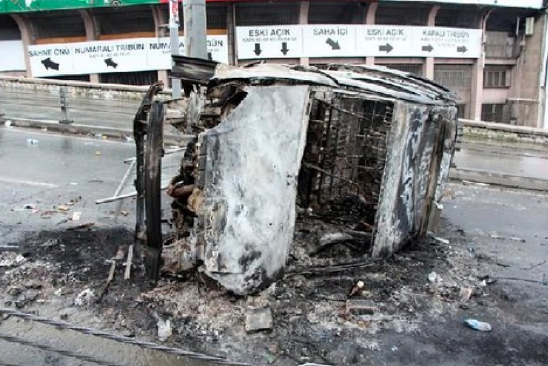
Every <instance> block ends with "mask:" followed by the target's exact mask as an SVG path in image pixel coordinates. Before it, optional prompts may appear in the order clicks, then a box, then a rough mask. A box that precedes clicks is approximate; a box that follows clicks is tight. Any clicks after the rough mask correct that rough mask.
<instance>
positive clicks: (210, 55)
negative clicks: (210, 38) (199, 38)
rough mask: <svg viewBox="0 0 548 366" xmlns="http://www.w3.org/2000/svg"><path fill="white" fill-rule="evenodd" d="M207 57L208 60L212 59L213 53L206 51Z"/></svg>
mask: <svg viewBox="0 0 548 366" xmlns="http://www.w3.org/2000/svg"><path fill="white" fill-rule="evenodd" d="M207 59H208V60H213V55H212V54H211V52H208V53H207Z"/></svg>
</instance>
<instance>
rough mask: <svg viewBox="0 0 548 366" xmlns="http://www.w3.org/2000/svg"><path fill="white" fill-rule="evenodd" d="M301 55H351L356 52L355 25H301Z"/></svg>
mask: <svg viewBox="0 0 548 366" xmlns="http://www.w3.org/2000/svg"><path fill="white" fill-rule="evenodd" d="M303 39H306V42H303V55H304V56H306V57H317V56H318V55H325V56H324V57H345V56H347V57H352V56H354V55H355V53H356V26H353V25H311V26H307V27H303Z"/></svg>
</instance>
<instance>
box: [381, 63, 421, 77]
mask: <svg viewBox="0 0 548 366" xmlns="http://www.w3.org/2000/svg"><path fill="white" fill-rule="evenodd" d="M381 66H386V67H388V68H389V69H394V70H399V71H404V72H408V73H411V74H414V75H417V76H421V75H422V65H421V64H388V65H381Z"/></svg>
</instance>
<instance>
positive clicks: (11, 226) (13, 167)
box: [0, 127, 134, 245]
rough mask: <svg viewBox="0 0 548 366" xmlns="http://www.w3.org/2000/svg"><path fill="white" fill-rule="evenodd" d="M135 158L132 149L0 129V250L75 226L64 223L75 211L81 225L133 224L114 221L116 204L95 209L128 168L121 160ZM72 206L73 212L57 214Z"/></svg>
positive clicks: (130, 145) (126, 145)
mask: <svg viewBox="0 0 548 366" xmlns="http://www.w3.org/2000/svg"><path fill="white" fill-rule="evenodd" d="M30 140H33V141H30ZM132 156H134V145H133V143H120V142H111V141H103V140H97V139H90V138H81V137H75V136H68V135H67V136H59V135H51V134H47V133H40V132H34V131H25V130H19V129H16V128H4V127H0V172H1V173H0V212H1V213H2V214H1V215H0V237H1V238H2V242H1V243H0V244H3V245H7V244H10V243H13V242H16V241H17V240H18V239H19V238H20V237H21V235H22V234H24V233H25V232H27V231H30V230H33V231H36V230H41V229H51V228H52V227H53V228H63V227H65V226H67V225H70V224H76V222H74V223H70V222H66V221H67V219H68V218H71V216H70V215H72V213H73V212H75V211H76V212H81V213H82V217H81V219H80V221H79V222H78V223H80V224H81V223H87V222H97V223H101V222H113V221H112V220H114V222H117V223H132V222H133V219H132V218H131V217H130V216H131V215H130V216H127V217H120V216H114V215H113V213H112V211H113V210H115V209H116V208H118V207H117V205H116V204H115V203H109V204H105V205H100V206H97V205H95V203H94V202H95V200H96V199H99V198H105V197H110V196H111V195H112V194H113V193H114V191H115V189H116V187H117V185H118V184H119V182H120V181H121V179H122V177H123V175H124V173H125V171H126V168H127V166H126V165H125V164H124V163H123V160H124V159H127V158H129V157H132ZM71 200H73V201H75V203H74V205H73V206H70V208H71V210H70V212H68V213H63V212H60V211H59V210H57V209H56V208H57V207H58V206H59V205H64V204H66V203H69V202H70V201H71ZM26 206H27V207H33V208H34V210H33V209H25V207H26ZM125 209H126V210H127V208H125ZM48 211H52V212H54V213H53V214H51V215H48V214H47V213H48ZM128 211H130V210H128Z"/></svg>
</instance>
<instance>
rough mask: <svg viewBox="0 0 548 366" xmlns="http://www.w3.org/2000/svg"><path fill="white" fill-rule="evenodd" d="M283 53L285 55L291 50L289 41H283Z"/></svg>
mask: <svg viewBox="0 0 548 366" xmlns="http://www.w3.org/2000/svg"><path fill="white" fill-rule="evenodd" d="M281 51H282V53H283V54H284V56H285V55H287V51H289V49H288V48H287V42H282V50H281Z"/></svg>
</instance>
